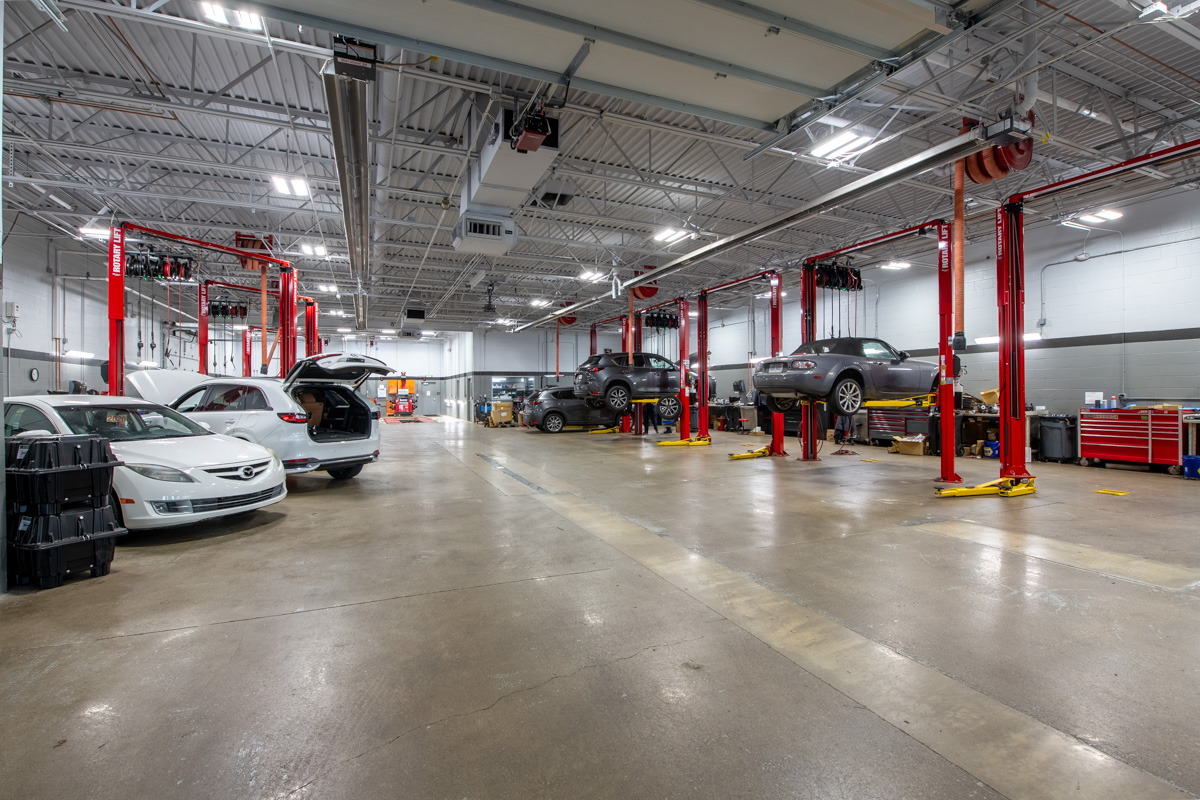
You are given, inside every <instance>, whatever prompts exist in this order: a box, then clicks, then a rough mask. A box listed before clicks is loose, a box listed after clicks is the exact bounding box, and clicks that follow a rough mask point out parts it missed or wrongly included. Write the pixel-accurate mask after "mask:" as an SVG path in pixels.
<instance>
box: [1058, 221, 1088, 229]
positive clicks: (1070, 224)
mask: <svg viewBox="0 0 1200 800" xmlns="http://www.w3.org/2000/svg"><path fill="white" fill-rule="evenodd" d="M1058 224H1059V225H1062V226H1063V227H1065V228H1075V229H1076V230H1080V231H1090V230H1091V228H1089V227H1088V226H1087V225H1080V224H1079V223H1078V222H1076V221H1075V220H1073V219H1064V220H1063V221H1062V222H1060V223H1058Z"/></svg>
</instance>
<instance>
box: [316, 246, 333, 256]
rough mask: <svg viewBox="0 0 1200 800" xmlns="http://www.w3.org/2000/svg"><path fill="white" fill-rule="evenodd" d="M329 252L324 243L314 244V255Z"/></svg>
mask: <svg viewBox="0 0 1200 800" xmlns="http://www.w3.org/2000/svg"><path fill="white" fill-rule="evenodd" d="M328 252H329V251H328V250H326V249H325V245H323V244H314V245H313V254H314V255H318V256H323V255H325V254H326V253H328Z"/></svg>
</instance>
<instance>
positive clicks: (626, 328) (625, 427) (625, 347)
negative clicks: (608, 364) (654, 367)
mask: <svg viewBox="0 0 1200 800" xmlns="http://www.w3.org/2000/svg"><path fill="white" fill-rule="evenodd" d="M619 319H620V320H621V352H622V353H625V354H628V353H629V351H630V349H631V347H632V342H633V330H631V328H630V325H629V317H627V316H626V317H619ZM630 366H632V364H630ZM629 420H630V418H629V417H627V416H626V417H621V425H620V428H621V433H629V430H630V425H629Z"/></svg>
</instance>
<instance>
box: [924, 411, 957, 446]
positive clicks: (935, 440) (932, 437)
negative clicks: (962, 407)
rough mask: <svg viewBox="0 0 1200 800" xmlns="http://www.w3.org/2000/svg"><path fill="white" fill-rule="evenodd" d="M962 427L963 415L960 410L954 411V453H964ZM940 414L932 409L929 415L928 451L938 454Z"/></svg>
mask: <svg viewBox="0 0 1200 800" xmlns="http://www.w3.org/2000/svg"><path fill="white" fill-rule="evenodd" d="M962 429H963V415H962V412H960V411H955V412H954V455H956V456H962V455H965V451H964V450H963V446H962ZM941 440H942V415H941V413H940V412H938V411H934V412H933V413H932V414H930V415H929V439H928V441H929V452H930V453H931V454H932V455H935V456H940V455H941V454H942V441H941Z"/></svg>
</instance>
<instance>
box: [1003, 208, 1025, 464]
mask: <svg viewBox="0 0 1200 800" xmlns="http://www.w3.org/2000/svg"><path fill="white" fill-rule="evenodd" d="M1023 211H1024V209H1023V207H1022V205H1021V204H1020V203H1007V204H1005V205H1004V206H1002V207H1001V208H998V209H996V305H997V306H998V308H999V312H1000V477H1001V478H1011V479H1015V480H1028V479H1029V478H1032V477H1033V476H1032V475H1030V474H1029V471H1028V470H1027V469H1026V468H1025V462H1026V460H1027V458H1028V456H1027V454H1026V448H1027V447H1028V445H1029V443H1028V442H1026V441H1025V240H1024V239H1025V236H1024V226H1025V219H1024V214H1023Z"/></svg>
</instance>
